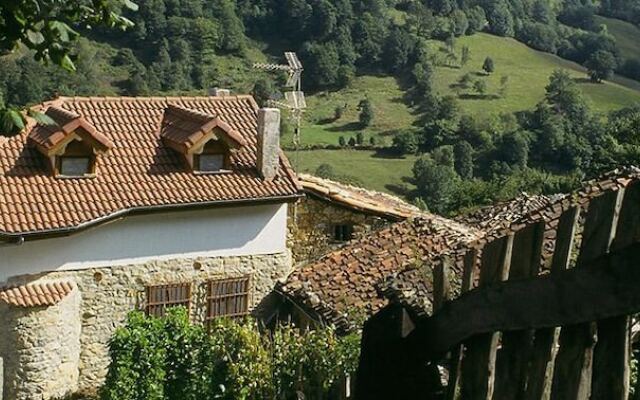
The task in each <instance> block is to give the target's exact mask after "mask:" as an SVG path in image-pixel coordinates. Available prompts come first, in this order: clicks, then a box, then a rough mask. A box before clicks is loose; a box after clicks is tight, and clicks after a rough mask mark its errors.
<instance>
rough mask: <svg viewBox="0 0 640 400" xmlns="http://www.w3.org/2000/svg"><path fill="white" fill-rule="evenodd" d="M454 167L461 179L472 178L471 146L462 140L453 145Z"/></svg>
mask: <svg viewBox="0 0 640 400" xmlns="http://www.w3.org/2000/svg"><path fill="white" fill-rule="evenodd" d="M453 155H454V159H455V163H454V165H455V169H456V172H457V173H458V175H459V176H460V177H461V178H462V179H471V178H473V147H471V145H470V144H469V142H467V141H466V140H462V141H460V142H458V143H456V144H455V146H454V147H453Z"/></svg>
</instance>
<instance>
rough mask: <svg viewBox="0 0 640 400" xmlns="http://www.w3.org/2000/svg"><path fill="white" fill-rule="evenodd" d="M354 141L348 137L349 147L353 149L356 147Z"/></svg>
mask: <svg viewBox="0 0 640 400" xmlns="http://www.w3.org/2000/svg"><path fill="white" fill-rule="evenodd" d="M356 143H357V142H356V139H355V138H354V137H350V138H349V146H351V147H355V146H356Z"/></svg>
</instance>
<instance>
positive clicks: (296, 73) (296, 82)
mask: <svg viewBox="0 0 640 400" xmlns="http://www.w3.org/2000/svg"><path fill="white" fill-rule="evenodd" d="M284 57H285V58H286V60H287V64H286V65H284V64H265V63H256V64H253V68H255V69H262V70H266V71H285V72H286V73H287V81H286V83H285V87H287V88H289V89H291V90H289V91H286V92H285V93H284V99H283V100H284V101H281V100H268V102H267V103H268V104H269V105H270V106H272V107H278V108H284V109H286V110H288V111H289V113H290V115H291V119H292V120H293V122H294V132H293V146H294V147H295V150H296V167H297V164H298V146H299V145H300V124H301V123H302V113H303V112H304V110H305V109H306V108H307V102H306V100H305V98H304V93H303V92H302V71H303V70H304V68H302V63H301V62H300V60H299V59H298V56H297V55H296V53H294V52H292V51H287V52H285V53H284Z"/></svg>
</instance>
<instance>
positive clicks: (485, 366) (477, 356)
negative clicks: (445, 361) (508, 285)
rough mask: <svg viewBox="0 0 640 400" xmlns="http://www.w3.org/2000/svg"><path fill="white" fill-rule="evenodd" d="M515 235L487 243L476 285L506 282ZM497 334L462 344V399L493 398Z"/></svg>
mask: <svg viewBox="0 0 640 400" xmlns="http://www.w3.org/2000/svg"><path fill="white" fill-rule="evenodd" d="M513 240H514V235H509V236H505V237H502V238H499V239H497V240H494V241H493V242H490V243H488V244H487V245H486V246H485V247H484V249H483V251H482V260H481V261H480V281H479V285H480V286H484V285H489V284H491V283H494V282H500V281H504V280H505V279H507V277H508V276H509V269H510V266H511V255H512V251H513ZM499 342H500V332H492V333H487V334H484V335H479V336H477V337H474V338H472V339H471V340H469V341H468V342H466V343H465V344H464V347H465V351H464V356H463V359H462V383H461V391H460V394H461V398H462V399H463V400H464V399H474V400H481V399H486V400H490V399H491V398H492V397H493V390H494V380H495V366H496V365H495V364H496V352H497V349H498V344H499Z"/></svg>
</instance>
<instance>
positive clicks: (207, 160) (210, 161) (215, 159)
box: [198, 154, 224, 172]
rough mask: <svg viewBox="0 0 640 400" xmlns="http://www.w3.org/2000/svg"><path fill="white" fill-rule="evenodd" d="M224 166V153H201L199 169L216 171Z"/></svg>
mask: <svg viewBox="0 0 640 400" xmlns="http://www.w3.org/2000/svg"><path fill="white" fill-rule="evenodd" d="M223 168H224V155H223V154H201V155H200V156H199V157H198V171H203V172H215V171H220V170H221V169H223Z"/></svg>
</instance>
